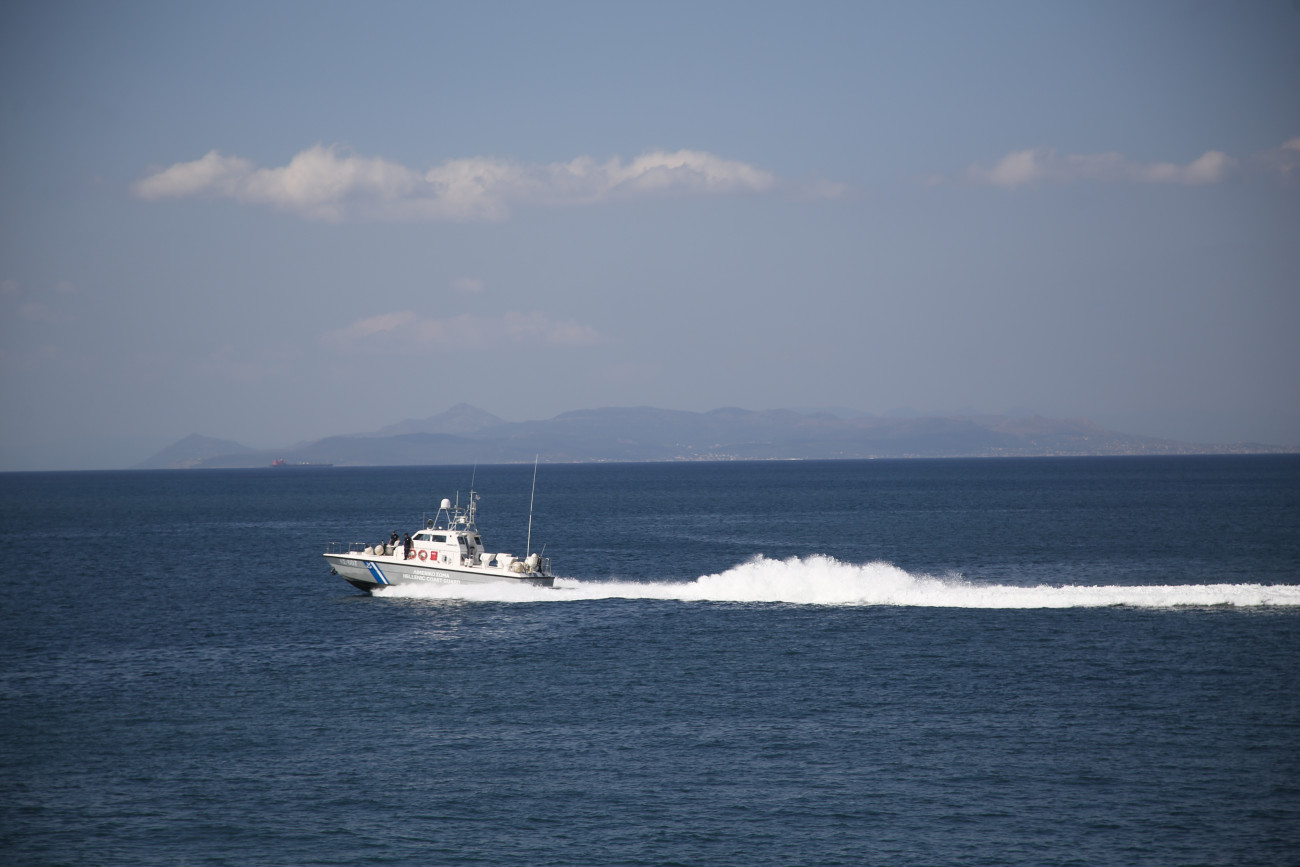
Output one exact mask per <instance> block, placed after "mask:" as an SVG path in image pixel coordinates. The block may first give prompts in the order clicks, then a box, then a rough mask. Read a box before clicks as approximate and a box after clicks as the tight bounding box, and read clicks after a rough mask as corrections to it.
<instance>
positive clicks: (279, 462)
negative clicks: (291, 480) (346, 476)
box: [271, 458, 334, 469]
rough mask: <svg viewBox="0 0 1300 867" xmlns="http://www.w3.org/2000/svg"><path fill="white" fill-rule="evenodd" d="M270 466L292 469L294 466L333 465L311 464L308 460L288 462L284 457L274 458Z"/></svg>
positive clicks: (328, 465)
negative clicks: (294, 462)
mask: <svg viewBox="0 0 1300 867" xmlns="http://www.w3.org/2000/svg"><path fill="white" fill-rule="evenodd" d="M271 466H273V467H289V468H291V469H292V468H294V467H332V466H334V465H333V464H313V463H310V462H308V461H299V462H298V463H296V464H291V463H289V462H288V461H286V460H285V459H284V458H276V459H275V460H273V461H271Z"/></svg>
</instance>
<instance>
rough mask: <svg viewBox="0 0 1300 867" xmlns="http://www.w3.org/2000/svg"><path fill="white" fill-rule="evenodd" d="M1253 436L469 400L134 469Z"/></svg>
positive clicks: (1198, 451)
mask: <svg viewBox="0 0 1300 867" xmlns="http://www.w3.org/2000/svg"><path fill="white" fill-rule="evenodd" d="M1295 451H1296V450H1295V449H1293V448H1286V447H1281V446H1270V445H1265V444H1259V443H1233V444H1218V445H1214V444H1203V443H1187V442H1180V441H1177V440H1167V439H1158V438H1153V437H1142V436H1134V435H1131V434H1124V433H1119V432H1116V431H1111V430H1107V429H1105V428H1102V427H1100V426H1099V425H1096V424H1094V423H1092V422H1090V421H1087V420H1085V419H1052V418H1044V417H1042V416H1028V417H1010V416H987V415H986V416H960V417H951V416H943V417H926V418H910V419H897V418H880V417H875V416H858V417H851V418H844V417H841V416H839V415H835V414H832V413H828V412H797V411H794V410H769V411H750V410H742V409H735V408H726V409H718V410H713V411H711V412H703V413H696V412H685V411H680V410H664V409H656V408H653V407H609V408H604V409H594V410H579V411H576V412H568V413H562V414H561V415H558V416H556V417H555V418H553V419H548V420H541V421H526V422H507V421H504V420H502V419H500V418H498V417H496V416H494V415H492V414H491V413H488V412H485V411H483V410H480V409H478V408H477V407H473V406H470V405H468V404H459V405H457V406H455V407H452V408H451V409H449V410H447V411H446V412H443V413H439V414H437V415H433V416H430V417H428V418H425V419H407V420H405V421H403V422H399V423H398V424H395V425H390V426H388V427H386V428H382V429H380V430H378V431H375V432H373V433H362V434H354V435H350V436H331V437H325V438H323V439H319V440H314V441H311V442H305V443H299V444H297V445H294V446H290V447H285V448H277V449H270V450H268V449H253V448H249V447H247V446H244V445H242V444H241V443H238V442H236V441H233V440H223V439H216V438H213V437H207V436H202V435H199V434H192V435H190V436H188V437H185V438H184V439H182V440H179V441H178V442H176V443H173V444H172V445H170V446H168V447H167V448H165V449H163V450H161V451H159V452H158V453H157V454H154V455H152V456H151V457H149V458H148V459H146V460H144V461H142V462H140V463H139V464H136V465H135V466H134V467H133V469H235V468H258V467H271V466H275V467H277V468H293V467H302V468H313V467H315V468H321V467H330V466H420V465H437V464H443V465H448V464H450V465H455V464H474V463H530V462H532V460H533V458H534V456H535V455H539V454H540V455H541V456H542V460H543V461H546V462H550V463H599V462H659V461H674V462H679V461H740V460H870V459H885V458H891V459H897V458H996V457H1086V456H1120V455H1210V454H1290V453H1294V452H1295Z"/></svg>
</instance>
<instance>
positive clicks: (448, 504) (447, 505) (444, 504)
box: [438, 497, 451, 509]
mask: <svg viewBox="0 0 1300 867" xmlns="http://www.w3.org/2000/svg"><path fill="white" fill-rule="evenodd" d="M438 508H440V509H450V508H451V500H449V499H447V498H446V497H443V498H442V505H441V506H439V507H438Z"/></svg>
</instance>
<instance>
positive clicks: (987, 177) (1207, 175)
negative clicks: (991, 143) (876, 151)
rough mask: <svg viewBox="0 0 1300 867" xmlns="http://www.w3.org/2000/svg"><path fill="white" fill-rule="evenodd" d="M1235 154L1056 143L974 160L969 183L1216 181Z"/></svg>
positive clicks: (1010, 186)
mask: <svg viewBox="0 0 1300 867" xmlns="http://www.w3.org/2000/svg"><path fill="white" fill-rule="evenodd" d="M1236 165H1237V160H1235V159H1233V158H1232V157H1230V156H1228V155H1227V154H1225V153H1223V152H1222V151H1206V152H1205V153H1204V154H1202V155H1201V156H1199V157H1197V158H1196V159H1195V160H1193V161H1192V162H1190V163H1188V164H1186V165H1177V164H1176V163H1138V162H1133V161H1131V160H1129V159H1128V158H1126V157H1125V156H1124V155H1123V154H1118V153H1100V154H1062V153H1059V152H1057V151H1056V150H1054V149H1052V148H1031V149H1028V150H1021V151H1013V152H1011V153H1009V154H1007V155H1006V156H1004V157H1003V158H1002V159H1001V160H999V161H998V162H997V164H996V165H994V166H993V167H992V168H991V169H990V168H984V167H983V166H971V167H970V168H969V169H967V170H966V175H965V179H966V180H967V181H969V182H971V183H976V184H989V185H992V186H996V187H1004V188H1007V189H1014V188H1016V187H1022V186H1027V185H1030V184H1036V183H1073V182H1076V181H1103V182H1109V183H1139V184H1185V185H1196V184H1214V183H1218V182H1220V181H1222V180H1224V179H1225V178H1227V177H1228V175H1229V174H1230V173H1231V172H1232V170H1233V169H1234V168H1235V167H1236Z"/></svg>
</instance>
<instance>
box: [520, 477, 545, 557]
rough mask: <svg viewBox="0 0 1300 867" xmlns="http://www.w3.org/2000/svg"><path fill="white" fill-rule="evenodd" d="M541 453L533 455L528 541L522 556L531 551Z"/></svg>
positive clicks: (529, 496)
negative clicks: (538, 464) (534, 501)
mask: <svg viewBox="0 0 1300 867" xmlns="http://www.w3.org/2000/svg"><path fill="white" fill-rule="evenodd" d="M540 457H541V455H540V454H537V455H533V492H532V493H531V494H529V495H528V543H527V544H526V545H525V546H524V556H525V557H527V556H528V555H530V554H532V553H533V498H534V497H536V496H537V459H538V458H540Z"/></svg>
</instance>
